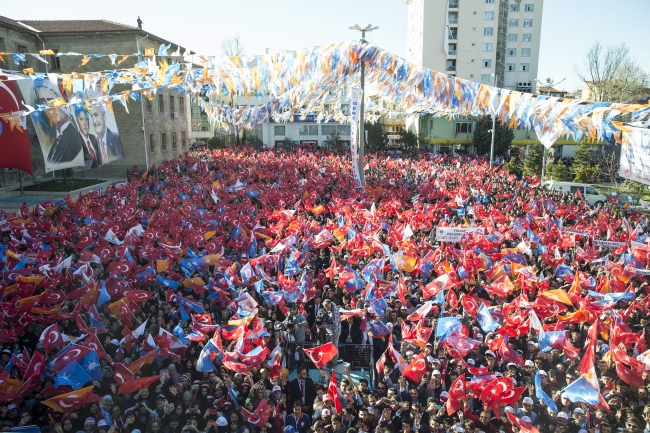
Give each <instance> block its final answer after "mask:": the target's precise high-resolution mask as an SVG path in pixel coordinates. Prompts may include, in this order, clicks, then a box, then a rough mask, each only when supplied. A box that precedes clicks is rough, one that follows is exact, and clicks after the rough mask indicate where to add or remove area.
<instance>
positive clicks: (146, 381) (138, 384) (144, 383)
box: [117, 375, 160, 394]
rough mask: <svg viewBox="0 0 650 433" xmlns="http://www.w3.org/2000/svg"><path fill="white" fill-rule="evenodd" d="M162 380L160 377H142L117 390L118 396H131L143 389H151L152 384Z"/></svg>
mask: <svg viewBox="0 0 650 433" xmlns="http://www.w3.org/2000/svg"><path fill="white" fill-rule="evenodd" d="M159 379H160V375H158V376H149V377H141V378H138V379H135V380H131V381H129V382H126V383H124V384H123V385H121V386H120V388H119V389H118V390H117V393H118V394H131V393H132V392H135V391H139V390H141V389H143V388H149V387H150V386H151V384H152V383H154V382H155V381H157V380H159Z"/></svg>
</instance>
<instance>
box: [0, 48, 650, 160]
mask: <svg viewBox="0 0 650 433" xmlns="http://www.w3.org/2000/svg"><path fill="white" fill-rule="evenodd" d="M168 48H169V46H168V45H162V46H161V47H160V48H159V50H158V57H159V58H160V57H163V60H162V61H158V62H156V56H155V54H154V51H153V49H148V50H146V51H145V53H144V54H145V58H144V60H142V61H140V62H138V63H136V64H135V65H134V67H132V68H126V69H120V70H117V69H115V70H107V71H98V72H91V73H74V72H73V73H70V74H43V73H29V74H20V73H19V72H15V71H2V70H0V75H2V74H5V78H3V79H23V78H29V79H32V80H34V86H35V88H36V87H37V86H38V85H39V80H40V81H42V80H44V79H45V78H48V79H49V80H50V81H52V80H57V81H58V82H59V83H61V84H62V85H63V87H64V88H67V89H68V90H72V91H73V93H74V91H75V90H83V89H84V88H88V86H95V85H98V84H99V85H100V86H101V89H102V92H103V93H104V95H103V96H101V97H98V98H95V99H83V100H82V99H76V100H75V99H74V98H73V99H72V100H71V101H68V102H66V101H50V103H49V104H48V105H44V106H38V107H36V108H33V107H26V108H27V110H25V111H23V112H18V113H2V114H0V118H2V119H3V120H5V122H9V123H10V124H11V123H12V119H13V118H15V117H16V116H25V115H31V116H32V117H36V118H38V116H39V114H41V113H42V112H44V111H46V110H47V109H48V108H52V107H54V106H61V105H68V106H70V105H72V106H79V105H78V104H95V103H102V104H107V105H109V108H111V107H110V104H111V103H112V102H114V101H119V102H121V103H122V105H123V106H125V108H126V100H127V97H128V98H131V99H134V100H136V101H138V100H139V93H141V92H144V94H145V95H146V96H147V97H148V98H151V97H152V95H153V94H155V93H156V92H158V91H163V90H171V91H174V92H177V93H180V94H187V95H191V96H193V97H194V98H195V101H196V103H197V105H199V106H200V107H201V108H202V109H203V110H204V111H205V112H206V113H207V115H208V118H209V121H210V123H212V124H213V125H214V126H215V127H218V128H223V129H226V130H228V131H229V132H236V133H238V132H240V131H241V130H242V129H251V128H253V127H254V126H255V125H256V124H258V123H260V122H263V121H265V120H268V119H272V120H273V121H274V122H278V123H282V122H287V121H290V120H292V119H293V116H295V115H299V116H306V115H309V114H311V115H316V116H317V122H328V121H337V122H347V121H348V120H349V116H348V113H346V112H344V110H343V104H342V103H341V101H342V98H343V97H345V96H346V95H347V93H348V92H349V90H350V89H351V88H353V87H358V86H359V84H360V83H359V79H360V65H361V63H363V64H364V65H365V74H366V83H368V86H367V88H368V90H370V92H366V93H367V94H368V93H369V94H371V95H373V94H374V95H377V96H381V97H382V98H384V99H385V100H389V101H391V102H392V103H393V108H392V109H390V110H389V109H385V108H382V107H379V106H378V105H377V104H375V103H374V102H373V100H372V99H368V98H367V108H366V111H367V113H368V118H369V119H368V120H369V121H376V120H378V119H379V118H380V117H382V116H388V117H391V118H397V117H407V118H413V119H416V118H418V117H420V116H423V115H431V116H434V117H454V116H469V117H485V116H496V117H497V119H498V120H499V121H500V122H501V123H502V124H504V125H507V126H508V127H510V128H513V129H527V130H534V131H535V132H536V134H537V136H538V138H539V140H540V141H541V142H542V144H544V146H546V147H547V148H549V147H550V146H552V144H553V143H554V142H555V141H556V140H557V139H558V138H560V137H565V138H572V139H574V140H575V141H579V140H580V139H582V138H583V137H586V138H587V139H588V140H589V141H590V142H595V141H597V140H602V141H605V142H606V143H608V144H613V143H623V142H624V139H623V136H622V132H626V131H627V132H629V131H631V130H636V129H638V127H639V126H646V125H647V123H643V120H644V119H645V118H646V117H647V116H648V115H649V114H650V105H641V104H620V103H611V102H590V101H582V100H575V99H562V98H557V97H550V96H547V95H533V94H530V93H523V92H518V91H515V90H509V89H501V88H497V87H493V86H489V85H486V84H483V83H476V82H472V81H468V80H463V79H460V78H457V77H453V76H449V75H447V74H444V73H441V72H437V71H432V70H430V69H427V68H422V67H419V66H417V65H414V64H411V63H409V62H407V61H406V60H404V59H402V58H400V57H398V56H395V55H393V54H390V53H389V52H387V51H384V50H382V49H381V48H379V47H376V46H374V45H372V44H369V43H367V42H363V41H361V42H356V41H355V42H350V43H338V44H334V45H329V46H326V47H313V48H307V49H303V50H299V51H283V52H279V53H275V54H267V55H259V56H254V57H251V58H247V57H244V56H241V57H218V56H202V55H199V56H196V57H194V56H189V55H182V56H181V55H180V53H178V52H177V53H174V54H172V55H171V57H173V58H176V57H182V60H183V62H182V63H181V62H173V63H172V64H168V62H167V57H169V56H168V55H167V50H168ZM2 54H13V55H14V60H15V61H18V62H19V61H21V60H23V59H24V55H23V57H21V56H20V54H21V53H2ZM46 54H49V55H52V54H53V52H52V51H51V50H44V51H40V52H39V53H33V54H29V55H32V56H34V57H37V56H40V57H41V60H42V61H45V59H43V58H42V55H46ZM55 55H59V56H61V55H77V56H79V55H81V56H83V58H82V65H85V64H87V63H88V61H90V60H92V59H95V58H100V57H109V58H111V61H112V63H113V64H115V61H116V60H117V59H118V57H121V61H120V60H117V64H118V65H119V64H120V63H121V62H122V61H124V60H125V59H126V58H128V57H129V56H139V54H137V53H136V54H132V55H116V54H110V55H105V54H79V53H64V54H61V53H58V54H55ZM37 58H38V57H37ZM196 58H198V59H199V62H198V63H199V64H201V66H202V67H200V68H197V67H195V65H196V64H197V62H196ZM29 72H33V71H29ZM115 85H124V86H130V87H131V90H126V91H123V92H120V93H117V94H110V91H111V90H112V89H113V87H114V86H115ZM213 95H242V96H245V97H246V98H247V99H248V100H250V99H251V98H267V97H268V98H270V101H268V102H260V103H259V104H248V105H245V106H236V107H232V106H229V105H227V104H222V103H215V102H211V101H210V100H205V99H204V98H203V97H205V96H208V97H209V96H213ZM57 104H58V105H57ZM620 115H629V116H630V119H631V122H630V123H629V124H624V123H622V122H620V121H616V119H617V118H618V116H620ZM41 118H42V116H41ZM35 120H38V119H35ZM13 123H14V124H15V121H13Z"/></svg>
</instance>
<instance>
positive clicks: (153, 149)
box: [149, 134, 156, 153]
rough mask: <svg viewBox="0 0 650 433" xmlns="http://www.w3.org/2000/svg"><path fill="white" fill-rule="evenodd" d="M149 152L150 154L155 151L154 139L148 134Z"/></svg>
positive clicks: (153, 136)
mask: <svg viewBox="0 0 650 433" xmlns="http://www.w3.org/2000/svg"><path fill="white" fill-rule="evenodd" d="M149 151H150V152H151V153H154V152H155V151H156V139H155V135H154V134H149Z"/></svg>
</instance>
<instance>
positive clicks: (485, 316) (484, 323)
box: [476, 302, 499, 333]
mask: <svg viewBox="0 0 650 433" xmlns="http://www.w3.org/2000/svg"><path fill="white" fill-rule="evenodd" d="M476 320H477V321H478V324H479V326H480V327H481V329H482V330H483V331H484V332H486V333H487V332H494V331H496V330H497V329H499V322H497V321H496V320H494V317H492V315H491V314H490V312H489V311H488V309H487V307H486V306H485V304H484V303H483V302H481V306H480V307H479V308H478V312H477V313H476Z"/></svg>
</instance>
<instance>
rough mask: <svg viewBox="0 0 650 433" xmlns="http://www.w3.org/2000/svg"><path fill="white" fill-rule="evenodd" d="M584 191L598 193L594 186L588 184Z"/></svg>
mask: <svg viewBox="0 0 650 433" xmlns="http://www.w3.org/2000/svg"><path fill="white" fill-rule="evenodd" d="M585 191H586V193H587V194H589V195H598V191H596V190H595V189H594V188H592V187H590V186H588V187H586V188H585Z"/></svg>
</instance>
